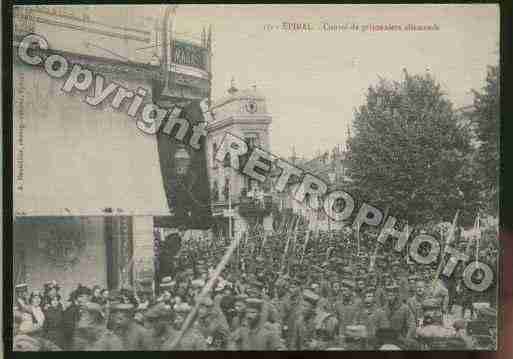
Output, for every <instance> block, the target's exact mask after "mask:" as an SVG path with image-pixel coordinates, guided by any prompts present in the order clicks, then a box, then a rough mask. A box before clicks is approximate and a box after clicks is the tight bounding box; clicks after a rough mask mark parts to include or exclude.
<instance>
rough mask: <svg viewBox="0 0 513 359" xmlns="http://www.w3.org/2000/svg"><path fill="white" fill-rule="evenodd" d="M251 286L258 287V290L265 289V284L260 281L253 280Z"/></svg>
mask: <svg viewBox="0 0 513 359" xmlns="http://www.w3.org/2000/svg"><path fill="white" fill-rule="evenodd" d="M249 285H250V286H252V287H256V288H259V289H261V288H263V287H264V283H262V282H260V281H259V280H252V281H251V282H250V283H249Z"/></svg>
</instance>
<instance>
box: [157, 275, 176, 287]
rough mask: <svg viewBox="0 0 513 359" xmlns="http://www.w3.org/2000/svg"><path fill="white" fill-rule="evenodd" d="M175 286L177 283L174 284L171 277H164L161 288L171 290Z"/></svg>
mask: <svg viewBox="0 0 513 359" xmlns="http://www.w3.org/2000/svg"><path fill="white" fill-rule="evenodd" d="M175 284H176V282H174V281H173V279H172V278H171V277H169V276H168V277H164V278H162V281H161V282H160V288H170V287H173V286H174V285H175Z"/></svg>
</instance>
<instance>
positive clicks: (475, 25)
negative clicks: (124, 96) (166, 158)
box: [96, 4, 499, 158]
mask: <svg viewBox="0 0 513 359" xmlns="http://www.w3.org/2000/svg"><path fill="white" fill-rule="evenodd" d="M96 8H97V7H96ZM124 11H125V12H119V11H102V12H101V13H100V15H98V16H99V17H103V18H104V19H107V20H108V21H109V22H118V23H119V22H122V23H124V24H127V25H129V23H130V24H131V25H136V26H140V25H141V24H148V23H149V22H151V18H152V17H155V16H158V17H161V16H162V15H161V14H162V13H163V7H162V6H155V5H151V6H149V5H138V6H132V7H131V9H130V10H129V12H128V13H127V12H126V10H124ZM282 22H295V23H303V22H307V23H309V24H311V26H312V27H313V30H312V31H307V32H305V31H282V30H273V31H269V30H266V25H272V26H277V27H280V26H281V25H282ZM324 22H325V23H329V24H341V25H351V24H355V25H358V27H359V28H358V30H357V31H354V30H349V29H348V30H341V31H321V29H322V23H324ZM209 24H211V25H212V28H213V70H212V71H213V84H212V90H213V98H214V100H215V99H216V98H220V97H223V96H225V95H226V90H227V89H228V87H229V86H230V80H231V79H232V77H233V78H234V79H235V85H236V87H238V88H250V87H251V86H253V85H256V86H257V89H258V90H259V91H260V92H261V93H262V94H264V95H265V96H266V101H267V108H268V110H269V112H270V114H271V115H272V118H273V122H272V125H271V151H272V152H273V153H274V154H276V155H280V156H290V154H291V151H292V146H295V148H296V152H297V153H298V155H300V156H304V157H307V158H309V157H312V156H314V155H315V154H316V153H317V152H318V151H325V150H330V149H331V148H333V146H335V145H336V144H343V143H344V142H345V140H346V136H347V128H348V126H350V125H351V122H352V119H353V114H354V109H355V108H357V107H359V106H360V105H362V104H363V103H364V101H365V93H366V91H367V89H368V87H369V86H370V85H373V84H376V83H377V82H378V80H379V77H384V78H387V79H391V80H400V79H401V75H402V69H403V68H406V69H407V70H408V72H409V73H410V74H416V73H424V72H425V71H426V70H428V71H429V72H430V73H431V75H433V76H434V77H435V79H436V80H437V81H439V83H440V84H441V86H442V89H443V90H444V91H445V92H446V93H447V96H448V98H449V99H450V100H451V101H452V102H453V103H454V105H455V107H460V106H465V105H469V104H472V99H473V97H472V94H471V89H480V88H482V87H483V85H484V82H485V78H486V67H487V65H493V64H496V63H497V62H498V51H499V9H498V6H496V5H482V4H472V5H455V4H453V5H370V4H366V5H322V6H319V5H201V6H199V5H179V6H178V8H177V11H176V19H175V32H176V34H177V36H178V37H183V38H187V37H195V38H197V39H198V38H199V36H200V33H201V29H202V26H207V25H209ZM369 24H373V25H389V24H390V25H401V26H402V27H403V28H404V27H405V26H406V25H408V24H415V25H436V26H437V27H438V30H432V31H388V32H387V31H380V32H369V31H361V30H362V27H363V26H366V25H369ZM145 26H147V25H145Z"/></svg>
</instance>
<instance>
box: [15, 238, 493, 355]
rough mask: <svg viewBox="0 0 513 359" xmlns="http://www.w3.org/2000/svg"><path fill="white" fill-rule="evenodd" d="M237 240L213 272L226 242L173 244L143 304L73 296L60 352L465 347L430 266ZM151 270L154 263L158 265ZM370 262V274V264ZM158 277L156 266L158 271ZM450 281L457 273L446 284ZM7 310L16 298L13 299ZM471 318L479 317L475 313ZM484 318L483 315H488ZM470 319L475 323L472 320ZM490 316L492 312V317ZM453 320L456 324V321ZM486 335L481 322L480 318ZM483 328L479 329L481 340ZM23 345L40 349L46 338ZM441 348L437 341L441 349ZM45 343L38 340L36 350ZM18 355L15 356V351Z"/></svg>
mask: <svg viewBox="0 0 513 359" xmlns="http://www.w3.org/2000/svg"><path fill="white" fill-rule="evenodd" d="M287 235H288V234H287V233H286V234H284V235H279V234H276V235H270V236H268V237H267V238H265V240H264V239H263V238H260V239H259V240H258V241H252V239H250V238H248V239H245V240H243V241H241V244H240V246H239V248H238V249H237V250H236V251H235V252H234V254H233V256H232V258H231V259H230V261H229V262H228V265H227V266H225V267H224V269H223V270H222V272H221V274H220V275H218V276H217V277H214V275H215V270H214V269H215V266H216V265H217V264H218V263H219V262H220V260H221V257H222V256H223V255H224V253H225V251H226V247H227V246H228V244H229V243H228V241H223V240H222V239H220V238H218V239H216V240H214V241H212V240H210V241H209V240H207V239H198V240H189V241H184V242H183V243H182V244H181V248H180V249H179V251H178V254H177V255H175V256H174V257H173V258H167V260H172V261H173V265H169V266H167V268H172V272H170V273H163V275H162V273H161V278H162V279H161V280H160V283H158V284H159V285H158V286H157V293H155V297H154V296H153V294H152V295H150V296H146V297H144V296H143V295H142V294H140V293H137V295H135V294H136V293H134V290H133V288H125V289H122V290H121V291H119V292H114V293H112V294H111V295H109V296H108V300H105V301H102V300H97V299H95V298H96V296H95V295H94V294H93V293H92V290H91V289H90V288H87V287H84V286H79V287H78V288H77V289H76V290H75V291H74V292H73V294H72V296H71V298H70V302H71V304H70V305H69V306H68V307H67V308H66V309H65V311H64V313H63V321H62V322H63V325H62V326H61V327H60V328H62V335H63V339H62V340H61V343H62V345H61V348H62V349H65V350H166V351H167V350H169V351H173V350H374V349H383V350H399V349H403V350H405V349H406V350H408V349H430V348H436V347H437V346H440V345H445V349H453V348H454V349H461V348H473V347H474V342H473V341H472V338H470V337H469V333H468V331H467V323H466V322H464V321H461V320H460V321H456V322H454V325H448V323H447V321H446V320H444V319H446V317H447V315H448V314H449V313H450V312H451V309H452V308H451V305H452V304H453V303H451V300H450V292H449V290H448V289H447V287H448V286H447V284H446V283H444V281H443V280H442V277H438V278H436V267H434V266H421V265H418V264H416V263H411V262H407V261H406V260H405V259H404V258H401V257H400V256H399V255H396V254H394V252H393V251H392V250H390V251H388V252H387V251H386V248H383V254H381V255H377V256H375V257H374V258H371V256H372V253H373V252H374V250H373V246H372V245H371V243H375V241H364V240H362V241H361V242H360V243H359V249H360V252H359V253H357V254H355V250H356V244H355V240H354V238H353V237H351V233H337V232H332V233H323V232H321V233H319V235H318V236H317V237H313V236H312V235H311V234H310V236H311V238H309V239H307V238H308V236H309V234H308V233H306V232H303V233H296V236H295V238H294V241H291V243H289V246H288V250H289V252H288V253H287V255H284V249H283V247H284V246H285V243H286V241H287V238H286V237H284V236H287ZM160 260H161V261H162V260H163V258H160ZM371 262H373V264H372V265H371V264H370V263H371ZM164 267H166V266H164ZM455 277H457V275H456V276H455ZM19 298H20V300H19V305H18V307H17V310H20V311H23V310H24V309H23V303H24V302H25V301H26V300H27V298H26V297H24V294H22V293H21V291H20V294H19ZM482 312H483V311H482ZM492 312H494V309H493V307H492V308H489V310H488V311H486V310H485V311H484V312H483V313H485V314H483V315H485V316H488V318H489V317H491V316H493V313H492ZM479 315H481V314H479ZM495 315H496V311H495ZM461 317H463V315H461ZM482 322H483V323H484V322H486V323H488V324H486V325H485V326H487V328H488V329H489V330H490V331H492V330H494V329H493V320H488V319H487V320H482ZM488 329H487V330H488ZM27 336H28V337H29V338H30V339H31V340H39V339H41V341H40V342H39V347H40V348H43V349H40V350H51V348H53V347H52V346H51V345H50V344H49V343H51V341H48V337H38V336H37V335H33V334H31V333H18V335H17V338H15V344H16V343H18V344H17V345H18V348H22V349H20V350H26V348H27V344H26V343H27ZM448 338H449V339H450V340H449V339H448ZM43 340H46V341H43ZM23 348H24V349H23Z"/></svg>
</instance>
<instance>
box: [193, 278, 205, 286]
mask: <svg viewBox="0 0 513 359" xmlns="http://www.w3.org/2000/svg"><path fill="white" fill-rule="evenodd" d="M191 286H192V287H193V288H203V287H204V286H205V281H204V280H202V279H194V280H193V281H191Z"/></svg>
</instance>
